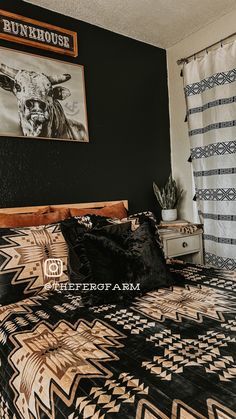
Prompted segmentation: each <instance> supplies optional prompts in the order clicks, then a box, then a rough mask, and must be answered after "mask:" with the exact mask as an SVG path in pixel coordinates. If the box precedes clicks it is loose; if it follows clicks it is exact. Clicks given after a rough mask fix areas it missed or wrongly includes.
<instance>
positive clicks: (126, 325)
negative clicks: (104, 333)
mask: <svg viewBox="0 0 236 419" xmlns="http://www.w3.org/2000/svg"><path fill="white" fill-rule="evenodd" d="M105 319H109V320H110V321H112V322H115V323H116V324H117V325H121V326H122V327H123V329H124V330H125V329H126V330H130V333H131V334H136V335H139V334H140V333H141V332H143V330H144V329H150V328H151V327H154V326H155V322H149V321H148V320H147V319H146V318H144V317H143V318H142V317H141V316H139V315H137V313H134V312H133V311H131V310H127V309H121V310H118V311H116V312H115V313H111V314H107V315H106V316H105Z"/></svg>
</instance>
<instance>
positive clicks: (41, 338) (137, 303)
mask: <svg viewBox="0 0 236 419" xmlns="http://www.w3.org/2000/svg"><path fill="white" fill-rule="evenodd" d="M169 266H170V270H171V273H172V275H173V277H174V280H175V282H176V284H175V285H173V286H172V287H170V288H163V289H159V290H157V291H152V292H149V293H148V294H146V295H144V296H142V297H139V298H136V299H135V300H134V301H133V302H132V303H130V301H129V302H127V303H125V302H123V303H122V304H120V303H119V304H115V303H114V304H108V305H105V304H103V305H102V306H96V307H90V308H89V309H88V308H87V307H84V306H82V305H81V300H80V297H79V296H78V295H77V294H74V293H73V292H69V291H66V290H65V291H63V292H60V293H59V292H52V291H50V292H49V293H48V294H43V295H42V294H41V295H38V296H36V297H31V298H28V299H26V300H24V301H21V302H18V303H14V304H11V305H10V306H5V307H0V339H1V344H0V349H1V350H0V374H1V375H0V379H1V394H0V418H3V419H23V418H24V419H43V418H44V419H85V418H90V419H118V418H122V419H131V418H134V419H154V418H155V419H170V418H171V419H233V418H234V419H235V417H236V416H235V412H236V397H235V396H236V371H235V369H236V357H235V353H236V341H235V340H236V289H235V284H236V273H235V272H225V271H223V270H215V269H213V268H204V267H202V266H200V265H191V264H185V263H177V262H176V261H174V262H173V263H170V264H169ZM207 282H208V283H207ZM6 377H9V379H8V380H6Z"/></svg>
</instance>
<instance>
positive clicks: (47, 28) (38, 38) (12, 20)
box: [0, 9, 78, 57]
mask: <svg viewBox="0 0 236 419" xmlns="http://www.w3.org/2000/svg"><path fill="white" fill-rule="evenodd" d="M0 39H5V40H7V41H11V42H17V43H20V44H25V45H29V46H31V47H35V48H42V49H46V50H50V51H54V52H58V53H60V54H66V55H71V56H73V57H77V55H78V44H77V33H76V32H73V31H70V30H68V29H63V28H60V27H58V26H53V25H50V24H49V23H44V22H40V21H38V20H34V19H30V18H28V17H24V16H20V15H16V14H14V13H11V12H7V11H5V10H1V9H0Z"/></svg>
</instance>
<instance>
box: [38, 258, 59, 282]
mask: <svg viewBox="0 0 236 419" xmlns="http://www.w3.org/2000/svg"><path fill="white" fill-rule="evenodd" d="M43 268H44V275H46V276H48V277H51V278H58V277H60V276H62V274H63V263H62V260H61V259H59V258H51V259H46V260H45V261H44V267H43Z"/></svg>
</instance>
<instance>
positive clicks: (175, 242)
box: [159, 229, 204, 264]
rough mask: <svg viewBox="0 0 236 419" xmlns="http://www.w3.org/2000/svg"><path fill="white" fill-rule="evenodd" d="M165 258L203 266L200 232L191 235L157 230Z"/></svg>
mask: <svg viewBox="0 0 236 419" xmlns="http://www.w3.org/2000/svg"><path fill="white" fill-rule="evenodd" d="M159 234H160V237H161V240H162V243H163V250H164V253H165V257H166V258H175V257H178V258H179V259H184V260H185V261H188V262H192V263H197V264H203V263H204V260H203V248H202V230H196V231H195V232H194V233H193V234H187V233H179V232H178V231H171V232H167V231H163V230H162V229H160V230H159Z"/></svg>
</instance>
